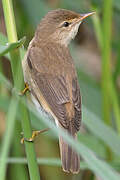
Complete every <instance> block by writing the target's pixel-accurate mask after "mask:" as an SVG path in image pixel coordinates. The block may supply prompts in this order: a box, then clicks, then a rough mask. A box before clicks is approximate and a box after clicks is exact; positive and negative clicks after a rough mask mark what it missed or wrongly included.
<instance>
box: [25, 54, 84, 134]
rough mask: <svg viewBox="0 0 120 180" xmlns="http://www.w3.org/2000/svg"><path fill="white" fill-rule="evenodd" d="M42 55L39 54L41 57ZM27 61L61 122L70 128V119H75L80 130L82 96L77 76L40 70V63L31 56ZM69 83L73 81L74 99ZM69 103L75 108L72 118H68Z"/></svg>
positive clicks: (38, 84)
mask: <svg viewBox="0 0 120 180" xmlns="http://www.w3.org/2000/svg"><path fill="white" fill-rule="evenodd" d="M40 57H41V56H39V58H40ZM39 61H41V60H39ZM27 62H28V65H29V67H30V70H31V74H32V78H33V79H34V81H35V82H36V84H37V86H38V88H39V89H40V92H41V93H42V95H43V96H44V98H45V100H46V101H47V103H48V104H49V105H50V109H51V110H52V112H53V113H54V115H55V116H56V117H57V118H58V121H59V122H60V124H61V125H62V126H63V127H65V128H68V127H69V123H70V121H71V120H73V121H72V122H73V124H74V127H75V129H76V130H77V131H78V130H79V128H80V122H81V98H80V90H79V85H78V81H77V78H76V77H75V76H73V77H72V76H69V77H70V78H66V75H65V74H64V73H61V74H60V73H59V74H57V73H50V72H46V73H44V70H40V68H41V67H40V65H39V67H40V68H38V66H37V68H36V66H34V63H33V62H34V61H33V60H32V57H30V56H29V58H28V59H27ZM37 62H38V61H37ZM51 62H52V61H51ZM38 69H39V72H38ZM66 73H67V72H66ZM54 74H55V75H54ZM63 74H64V75H63ZM68 81H70V82H68ZM69 83H71V92H72V101H71V97H70V96H71V95H70V94H71V93H70V92H69V88H68V84H69ZM33 91H34V89H33ZM67 103H71V104H72V106H73V109H74V117H72V119H69V118H68V113H67V111H66V104H67Z"/></svg>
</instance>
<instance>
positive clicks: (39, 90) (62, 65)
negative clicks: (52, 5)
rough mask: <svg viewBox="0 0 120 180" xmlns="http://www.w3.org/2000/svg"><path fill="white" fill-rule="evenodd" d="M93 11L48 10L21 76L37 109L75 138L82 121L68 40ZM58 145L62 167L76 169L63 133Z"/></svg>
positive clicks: (75, 158)
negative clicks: (84, 12)
mask: <svg viewBox="0 0 120 180" xmlns="http://www.w3.org/2000/svg"><path fill="white" fill-rule="evenodd" d="M92 14H93V13H87V14H78V13H75V12H73V11H69V10H65V9H58V10H53V11H51V12H48V14H47V15H46V16H45V17H44V18H43V19H42V20H41V22H40V24H39V25H38V28H37V30H36V33H35V36H34V38H33V39H32V41H31V42H30V44H29V47H28V51H27V53H26V56H25V58H24V60H23V71H24V79H25V82H26V83H27V84H28V87H29V90H30V92H31V94H32V99H33V101H34V103H35V105H36V106H37V109H39V110H40V108H42V109H44V111H46V112H47V113H48V114H50V115H51V116H52V117H53V118H54V120H55V123H56V125H57V126H59V127H61V128H63V129H64V130H66V131H67V132H68V133H69V134H70V135H71V136H73V138H74V139H75V140H76V139H77V132H78V131H79V129H80V124H81V95H80V88H79V84H78V80H77V73H76V70H75V67H74V64H73V60H72V57H71V55H70V52H69V49H68V44H69V43H70V41H71V40H72V39H73V38H74V37H75V35H76V34H77V31H78V28H79V26H80V24H81V22H82V20H83V19H85V18H86V17H88V16H90V15H92ZM59 145H60V154H61V160H62V167H63V170H64V171H66V172H72V173H78V172H79V167H80V158H79V155H78V154H77V153H76V152H75V151H74V150H73V149H72V148H71V147H70V146H69V145H68V144H67V143H66V142H65V141H64V139H63V137H59Z"/></svg>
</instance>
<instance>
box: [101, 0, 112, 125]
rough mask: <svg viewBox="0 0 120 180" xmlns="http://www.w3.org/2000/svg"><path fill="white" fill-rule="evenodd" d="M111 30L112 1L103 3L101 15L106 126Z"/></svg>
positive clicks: (109, 79) (106, 120) (108, 118)
mask: <svg viewBox="0 0 120 180" xmlns="http://www.w3.org/2000/svg"><path fill="white" fill-rule="evenodd" d="M111 29H112V0H105V1H104V14H103V48H102V91H103V116H104V121H105V122H106V124H108V125H110V124H111V122H110V110H111V105H110V93H109V84H110V81H111V70H110V59H111Z"/></svg>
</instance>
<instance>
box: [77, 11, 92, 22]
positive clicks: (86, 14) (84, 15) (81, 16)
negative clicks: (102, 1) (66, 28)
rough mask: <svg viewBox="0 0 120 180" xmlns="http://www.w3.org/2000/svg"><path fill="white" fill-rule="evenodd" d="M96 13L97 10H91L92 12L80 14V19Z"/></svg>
mask: <svg viewBox="0 0 120 180" xmlns="http://www.w3.org/2000/svg"><path fill="white" fill-rule="evenodd" d="M93 14H95V12H91V13H85V14H80V20H81V21H82V20H83V19H85V18H87V17H88V16H91V15H93Z"/></svg>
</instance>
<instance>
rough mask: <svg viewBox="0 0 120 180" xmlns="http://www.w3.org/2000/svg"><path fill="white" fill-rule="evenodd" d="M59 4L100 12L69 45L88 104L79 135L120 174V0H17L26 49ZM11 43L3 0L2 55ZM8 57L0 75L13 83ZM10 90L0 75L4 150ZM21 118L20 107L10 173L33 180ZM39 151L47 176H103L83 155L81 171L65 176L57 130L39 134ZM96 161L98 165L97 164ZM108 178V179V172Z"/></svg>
mask: <svg viewBox="0 0 120 180" xmlns="http://www.w3.org/2000/svg"><path fill="white" fill-rule="evenodd" d="M57 8H65V9H70V10H73V11H76V12H80V13H85V12H91V11H96V15H94V16H92V17H90V18H87V19H86V20H85V21H84V22H83V23H82V24H81V26H80V28H79V32H78V34H77V36H76V38H75V40H74V41H73V42H72V43H71V44H70V47H69V48H70V51H71V54H72V56H73V59H74V62H75V65H76V68H77V72H78V78H79V84H80V89H81V95H82V103H83V114H82V116H83V120H82V126H81V131H80V133H79V135H78V137H79V138H78V139H79V142H82V143H83V144H84V145H85V146H86V147H88V148H89V149H90V150H91V151H92V152H93V153H94V154H95V155H96V156H97V158H98V159H101V160H104V161H105V162H106V163H107V164H108V165H109V166H111V167H112V170H114V172H115V173H120V93H119V89H120V32H119V30H120V1H119V0H114V1H112V0H99V1H98V0H84V1H82V0H75V1H73V0H13V9H14V14H15V21H16V27H17V34H18V39H21V38H22V37H23V36H26V41H25V44H24V49H25V50H26V49H27V47H28V44H29V42H30V40H31V39H32V37H33V36H34V32H35V29H36V27H37V25H38V24H39V22H40V20H41V18H42V17H43V16H44V15H45V14H46V13H47V12H48V11H49V10H52V9H57ZM7 42H8V40H7V33H6V27H5V21H4V13H3V8H2V2H1V1H0V53H1V52H2V50H3V49H2V46H3V45H5V44H6V43H7ZM8 59H9V55H8V54H5V56H4V57H3V56H1V57H0V73H1V74H2V75H3V76H4V77H6V78H7V79H8V80H9V81H10V82H12V72H11V66H10V62H9V60H8ZM11 94H12V93H11V90H10V89H9V88H7V85H6V84H5V83H3V81H2V80H1V79H0V151H1V152H2V147H3V144H4V143H5V142H4V136H5V134H6V131H7V130H8V128H9V127H8V124H7V123H8V122H7V120H6V119H7V118H6V117H7V116H8V110H9V104H10V99H11ZM21 118H22V115H21V114H20V112H19V109H18V110H17V117H16V122H17V123H15V122H14V125H13V124H11V126H12V125H13V129H12V130H11V131H10V133H11V134H10V135H11V139H10V142H9V146H8V149H7V152H8V156H7V164H6V167H7V171H6V174H5V176H6V179H7V180H14V179H15V180H26V179H29V173H28V167H27V164H26V163H25V159H23V157H25V149H24V145H21V144H20V139H21V137H22V136H21V132H22V129H21V122H20V119H21ZM30 119H31V121H32V129H42V127H43V124H42V123H40V121H37V119H36V118H35V117H34V116H33V115H31V114H30ZM35 151H36V154H37V157H39V158H40V159H39V160H41V161H40V162H39V164H40V165H39V171H40V177H41V179H42V180H48V179H49V180H61V179H62V180H67V179H71V180H98V179H102V178H101V177H100V176H99V175H97V174H96V173H95V172H94V170H93V171H92V170H91V168H90V167H89V166H88V165H87V164H86V163H84V159H82V157H81V161H82V164H81V171H80V173H79V174H78V175H70V174H65V173H64V172H63V171H62V168H61V166H60V160H59V146H58V139H57V138H56V137H54V134H53V133H52V132H46V133H44V134H42V135H40V136H39V137H38V138H36V140H35ZM0 158H1V156H0ZM96 161H97V160H96ZM1 163H2V161H1V162H0V164H1ZM93 164H94V166H95V163H94V162H93ZM0 166H1V165H0ZM0 168H1V167H0ZM103 173H105V172H103ZM106 177H107V175H106ZM118 177H119V175H118ZM106 179H108V180H109V176H108V178H106ZM118 179H119V178H118ZM111 180H112V179H111ZM113 180H114V179H113Z"/></svg>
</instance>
